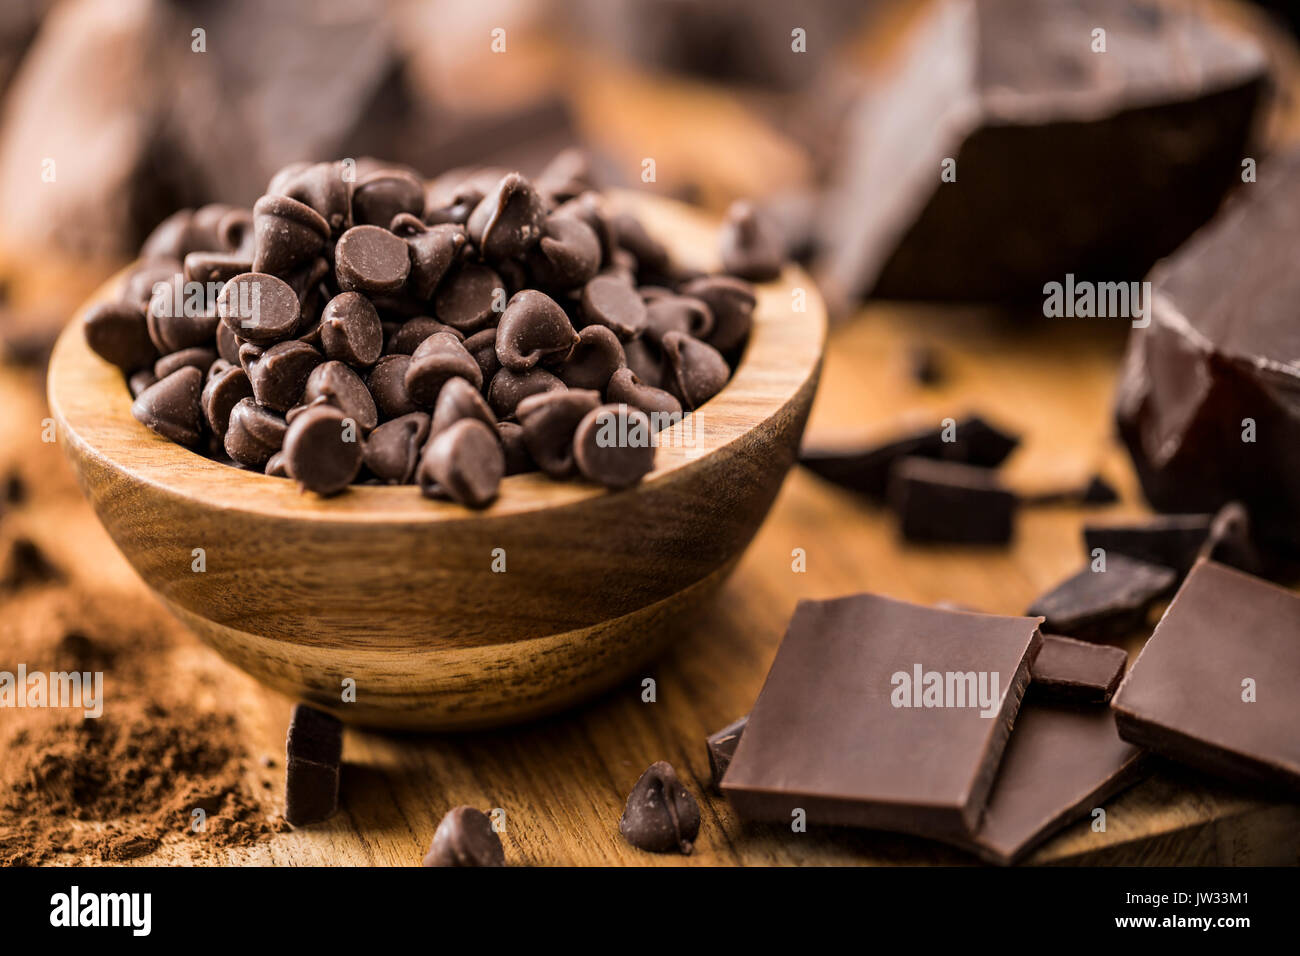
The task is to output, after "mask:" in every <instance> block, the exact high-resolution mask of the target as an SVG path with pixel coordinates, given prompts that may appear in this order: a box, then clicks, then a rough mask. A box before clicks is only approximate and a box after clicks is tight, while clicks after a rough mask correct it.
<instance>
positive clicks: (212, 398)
mask: <svg viewBox="0 0 1300 956" xmlns="http://www.w3.org/2000/svg"><path fill="white" fill-rule="evenodd" d="M252 397H253V386H252V384H251V383H250V382H249V380H248V373H247V372H245V371H244V370H243V369H242V368H240V367H239V366H238V365H230V366H228V367H226V368H225V369H223V370H222V371H220V372H218V373H217V374H216V375H212V376H210V377H209V378H208V382H207V384H206V385H204V386H203V393H202V395H201V396H200V398H199V403H200V405H202V407H203V418H204V420H205V421H206V422H207V423H208V427H209V428H211V429H212V433H213V434H214V435H216V436H217V437H218V438H220V439H223V440H224V439H225V436H226V426H227V425H228V424H229V422H230V412H231V410H233V409H234V407H235V406H236V405H238V404H239V403H240V402H242V401H243V400H244V399H246V398H252Z"/></svg>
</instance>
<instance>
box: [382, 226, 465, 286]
mask: <svg viewBox="0 0 1300 956" xmlns="http://www.w3.org/2000/svg"><path fill="white" fill-rule="evenodd" d="M412 219H413V217H408V218H404V217H402V216H398V217H397V218H396V219H394V220H393V223H392V229H393V232H395V233H397V234H398V235H403V232H402V231H401V230H403V229H406V230H408V231H409V232H410V234H408V235H404V238H405V239H406V245H407V247H408V248H409V250H410V256H411V274H410V278H409V279H407V284H408V286H409V287H410V290H411V292H412V294H414V295H415V297H416V298H417V299H420V300H422V301H428V300H429V299H431V298H432V297H433V293H434V291H435V290H436V289H437V288H438V283H440V282H441V281H442V280H443V277H444V276H446V275H447V271H448V270H449V269H450V268H451V264H452V263H453V262H455V261H456V257H457V256H458V255H460V252H461V250H462V249H464V248H465V242H466V236H465V230H464V228H463V227H461V226H457V225H454V224H451V223H445V224H443V225H437V226H429V227H427V228H422V229H420V230H419V231H413V230H414V228H415V224H417V223H420V220H418V219H414V221H413V222H412V221H411V220H412ZM421 225H422V224H421Z"/></svg>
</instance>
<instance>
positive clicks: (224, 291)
mask: <svg viewBox="0 0 1300 956" xmlns="http://www.w3.org/2000/svg"><path fill="white" fill-rule="evenodd" d="M301 312H302V307H301V304H300V303H299V301H298V295H297V293H296V292H294V291H293V288H292V287H291V286H290V285H289V284H288V283H287V282H285V281H284V280H283V279H278V278H276V277H275V276H273V275H266V274H264V273H260V272H246V273H244V274H243V275H242V276H235V278H233V279H231V280H230V281H229V282H227V283H226V284H225V285H224V286H222V287H221V294H220V295H218V296H217V315H218V317H220V319H221V321H222V323H224V324H225V325H226V327H227V328H228V329H229V330H230V331H231V332H232V333H233V334H234V335H235V336H236V337H237V338H240V339H243V340H244V341H246V342H256V343H258V344H262V345H269V344H271V343H272V342H278V341H279V340H280V339H283V338H287V337H288V336H290V335H292V334H293V331H294V329H296V328H297V327H298V323H299V321H300V319H301ZM214 331H215V330H214Z"/></svg>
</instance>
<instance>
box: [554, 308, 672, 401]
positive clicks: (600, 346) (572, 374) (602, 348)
mask: <svg viewBox="0 0 1300 956" xmlns="http://www.w3.org/2000/svg"><path fill="white" fill-rule="evenodd" d="M625 364H626V363H625V359H624V357H623V345H622V343H620V342H619V340H618V336H617V335H615V334H614V333H613V332H611V331H610V330H609V329H607V328H606V327H605V326H603V325H589V326H587V327H586V328H585V329H583V330H582V331H581V332H579V333H578V339H577V342H576V344H574V346H573V350H572V351H571V352H570V353H569V355H568V357H567V358H566V359H565V360H564V361H563V363H561V364H560V365H559V367H558V368H557V369H556V372H555V374H556V375H558V376H559V378H560V381H562V382H563V383H564V384H565V385H567V386H569V388H594V389H596V390H597V391H604V389H605V386H606V385H608V384H609V380H610V379H611V378H612V377H613V375H614V373H615V372H616V371H618V370H619V369H621V368H623V366H624V365H625ZM612 401H620V399H612ZM674 401H675V399H674ZM633 404H635V403H633Z"/></svg>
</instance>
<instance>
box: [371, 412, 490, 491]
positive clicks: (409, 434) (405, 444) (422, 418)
mask: <svg viewBox="0 0 1300 956" xmlns="http://www.w3.org/2000/svg"><path fill="white" fill-rule="evenodd" d="M475 394H478V393H477V392H476V393H475ZM428 437H429V416H428V415H426V414H425V413H424V412H411V413H410V414H409V415H402V416H400V417H398V418H394V419H393V420H392V421H389V422H384V423H383V424H382V425H380V426H379V427H378V428H376V429H375V430H374V431H373V432H371V433H370V435H369V437H368V438H366V442H365V445H364V446H363V448H362V450H361V458H362V461H364V462H365V465H366V467H367V468H369V469H370V471H371V472H372V473H373V474H374V475H375V476H376V477H377V478H379V480H380V481H384V482H386V483H388V484H390V485H409V484H410V483H411V482H412V480H414V478H415V469H416V466H417V465H419V463H420V449H421V448H423V447H424V443H425V441H426V440H427V439H428Z"/></svg>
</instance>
